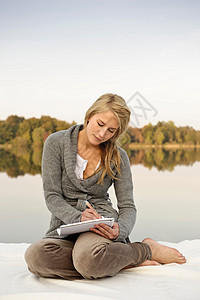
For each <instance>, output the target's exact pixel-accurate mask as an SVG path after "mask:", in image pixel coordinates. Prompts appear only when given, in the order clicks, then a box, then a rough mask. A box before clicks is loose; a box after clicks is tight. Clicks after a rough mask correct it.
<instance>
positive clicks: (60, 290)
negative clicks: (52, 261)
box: [0, 240, 200, 300]
mask: <svg viewBox="0 0 200 300" xmlns="http://www.w3.org/2000/svg"><path fill="white" fill-rule="evenodd" d="M163 244H165V245H168V246H172V247H175V248H177V249H178V250H179V251H181V252H182V253H183V254H184V255H185V256H186V258H187V263H186V264H184V265H178V264H169V265H163V266H151V267H138V268H134V269H128V270H124V271H121V272H120V273H119V274H118V275H117V276H115V277H112V278H103V279H98V280H76V281H67V280H62V279H60V280H59V279H44V278H38V277H36V276H34V275H32V274H31V273H30V272H29V271H28V270H27V267H26V264H25V261H24V258H23V256H24V252H25V250H26V248H27V247H28V244H0V300H4V299H5V300H10V299H11V300H16V299H19V300H24V299H26V300H36V299H37V300H38V299H40V300H43V299H47V300H54V299H59V300H62V299H65V300H66V299H67V300H69V299H70V300H71V299H72V300H76V299H81V300H85V299H87V300H90V299H95V300H109V299H137V300H140V299H142V300H143V299H152V300H157V299H158V300H160V299H162V300H180V299H181V300H199V299H200V240H192V241H183V242H181V243H178V244H172V243H167V242H165V243H164V242H163Z"/></svg>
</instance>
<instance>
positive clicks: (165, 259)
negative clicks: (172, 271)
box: [142, 238, 186, 264]
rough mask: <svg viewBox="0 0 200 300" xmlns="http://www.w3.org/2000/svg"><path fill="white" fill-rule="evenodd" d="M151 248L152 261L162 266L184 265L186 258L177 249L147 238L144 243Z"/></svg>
mask: <svg viewBox="0 0 200 300" xmlns="http://www.w3.org/2000/svg"><path fill="white" fill-rule="evenodd" d="M142 242H143V243H146V244H148V245H149V246H150V248H151V251H152V260H154V261H156V262H158V263H160V264H170V263H177V264H184V263H185V262H186V259H185V257H184V256H183V255H182V254H181V253H180V252H179V251H178V250H177V249H175V248H171V247H168V246H164V245H161V244H158V243H157V242H156V241H154V240H152V239H150V238H147V239H144V240H143V241H142Z"/></svg>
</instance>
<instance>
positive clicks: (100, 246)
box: [72, 239, 107, 279]
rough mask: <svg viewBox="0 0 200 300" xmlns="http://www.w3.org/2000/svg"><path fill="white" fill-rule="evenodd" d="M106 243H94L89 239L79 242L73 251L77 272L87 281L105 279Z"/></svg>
mask: <svg viewBox="0 0 200 300" xmlns="http://www.w3.org/2000/svg"><path fill="white" fill-rule="evenodd" d="M106 245H107V244H106V243H103V242H102V243H95V242H94V243H93V242H92V241H89V240H88V239H85V241H84V243H83V239H82V241H81V243H80V241H78V242H77V243H76V244H75V246H74V248H73V251H72V258H73V263H74V267H75V268H76V270H77V271H78V272H79V273H80V274H81V275H82V276H83V277H84V278H87V279H95V278H100V277H104V275H105V274H104V272H105V268H104V266H103V260H104V256H105V252H106Z"/></svg>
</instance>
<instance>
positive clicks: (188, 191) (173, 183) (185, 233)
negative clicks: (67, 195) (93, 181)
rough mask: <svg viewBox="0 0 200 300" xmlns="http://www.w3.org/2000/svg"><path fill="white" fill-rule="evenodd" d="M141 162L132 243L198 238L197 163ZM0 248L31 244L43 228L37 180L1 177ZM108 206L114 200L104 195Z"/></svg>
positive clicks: (136, 169) (136, 171) (45, 220)
mask: <svg viewBox="0 0 200 300" xmlns="http://www.w3.org/2000/svg"><path fill="white" fill-rule="evenodd" d="M159 169H160V168H158V167H155V166H151V167H149V166H148V167H146V166H144V165H143V164H141V163H136V162H135V164H132V165H131V170H132V176H133V182H134V199H135V204H136V207H137V210H138V215H137V221H136V225H135V227H134V229H133V231H132V233H131V235H130V238H131V241H141V240H142V239H143V238H145V237H152V238H154V239H156V240H158V241H170V242H179V241H182V240H191V239H199V238H200V162H199V161H192V163H190V164H180V163H179V164H177V165H175V166H173V169H172V170H171V169H170V168H169V169H170V170H167V169H166V168H162V170H159ZM0 182H1V199H0V203H1V219H0V242H1V243H11V242H12V243H21V242H26V243H31V242H33V241H35V240H38V239H40V238H42V237H43V236H44V234H45V232H46V230H47V229H48V225H49V219H50V213H49V212H48V210H47V208H46V205H45V201H44V197H43V191H42V180H41V175H40V174H36V175H34V176H33V175H30V174H25V175H24V176H17V177H14V178H13V177H9V176H8V175H7V173H6V172H1V173H0ZM109 194H110V198H111V199H112V201H113V205H114V206H116V199H115V194H114V190H113V188H111V189H110V190H109Z"/></svg>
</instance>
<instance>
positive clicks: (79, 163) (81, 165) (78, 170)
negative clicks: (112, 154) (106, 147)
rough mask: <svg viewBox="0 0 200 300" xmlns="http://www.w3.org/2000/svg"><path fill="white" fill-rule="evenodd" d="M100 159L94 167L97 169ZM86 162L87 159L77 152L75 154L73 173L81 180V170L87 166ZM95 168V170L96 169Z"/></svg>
mask: <svg viewBox="0 0 200 300" xmlns="http://www.w3.org/2000/svg"><path fill="white" fill-rule="evenodd" d="M100 161H101V160H99V162H98V164H97V166H96V169H98V167H99V164H100ZM87 163H88V160H87V159H84V158H82V157H81V156H80V155H79V154H78V153H77V156H76V166H75V174H76V176H77V178H78V179H81V180H83V172H84V171H85V169H86V167H87ZM96 169H95V171H96Z"/></svg>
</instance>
